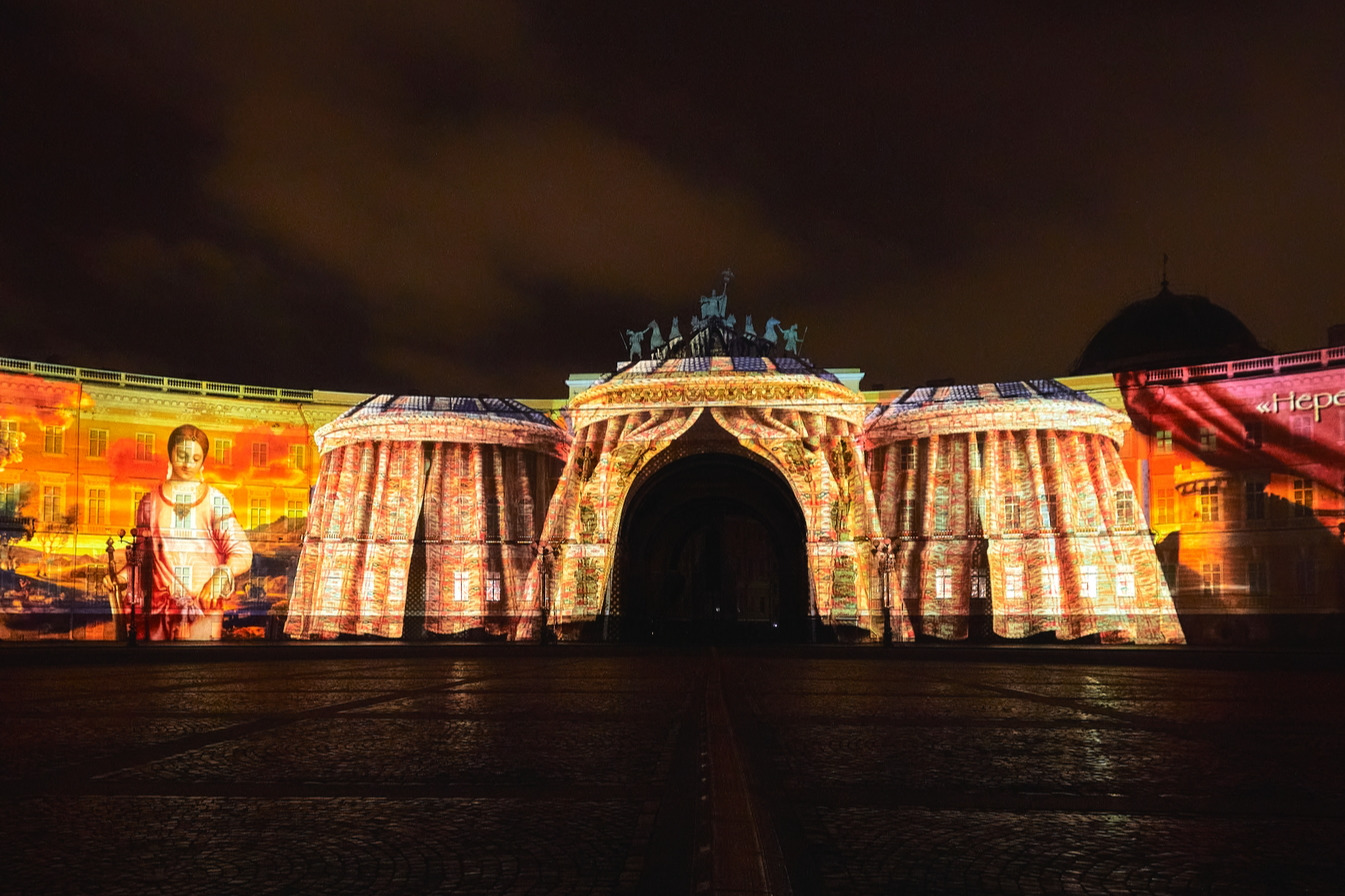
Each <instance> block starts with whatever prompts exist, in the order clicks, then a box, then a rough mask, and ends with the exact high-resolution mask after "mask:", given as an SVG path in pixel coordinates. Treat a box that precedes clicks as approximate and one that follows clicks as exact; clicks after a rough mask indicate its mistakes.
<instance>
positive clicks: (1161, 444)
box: [1154, 429, 1172, 454]
mask: <svg viewBox="0 0 1345 896" xmlns="http://www.w3.org/2000/svg"><path fill="white" fill-rule="evenodd" d="M1154 453H1156V454H1171V453H1172V430H1170V429H1160V430H1159V431H1158V432H1156V433H1154Z"/></svg>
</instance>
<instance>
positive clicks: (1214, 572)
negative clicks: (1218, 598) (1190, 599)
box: [1200, 563, 1224, 595]
mask: <svg viewBox="0 0 1345 896" xmlns="http://www.w3.org/2000/svg"><path fill="white" fill-rule="evenodd" d="M1223 587H1224V567H1223V564H1222V563H1202V564H1200V590H1201V591H1202V592H1203V593H1205V594H1207V595H1215V594H1218V593H1219V592H1220V591H1221V590H1223Z"/></svg>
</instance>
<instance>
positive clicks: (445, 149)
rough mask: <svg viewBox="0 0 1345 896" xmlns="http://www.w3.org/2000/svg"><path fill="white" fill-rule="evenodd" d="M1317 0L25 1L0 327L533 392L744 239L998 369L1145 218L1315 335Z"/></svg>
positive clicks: (356, 377)
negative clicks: (949, 1) (1150, 0)
mask: <svg viewBox="0 0 1345 896" xmlns="http://www.w3.org/2000/svg"><path fill="white" fill-rule="evenodd" d="M1338 19H1339V16H1338V15H1337V14H1336V11H1335V10H1334V9H1333V8H1332V7H1330V6H1328V5H1326V4H1322V5H1320V6H1319V7H1312V6H1296V7H1294V8H1293V9H1289V10H1273V11H1272V10H1266V11H1257V10H1240V11H1235V12H1229V11H1227V10H1223V9H1221V8H1217V7H1213V6H1211V7H1204V8H1202V7H1199V6H1189V5H1184V6H1183V7H1182V8H1180V9H1167V8H1159V9H1138V8H1131V7H1124V8H1110V7H1108V8H1094V7H1092V6H1084V7H1076V8H1072V9H1065V10H1057V11H1054V12H1051V13H1049V14H1048V13H1047V12H1044V11H1029V12H1023V11H1018V10H1014V9H1012V8H1010V7H1008V6H1005V5H1004V4H976V5H973V6H970V7H966V6H960V7H958V8H956V9H952V8H944V7H934V8H931V9H925V10H901V9H894V8H892V7H890V5H885V4H856V5H855V8H854V9H852V10H850V11H848V12H844V13H841V12H836V11H834V10H833V11H831V12H829V13H827V14H821V13H819V10H818V8H817V7H816V6H815V5H812V4H806V5H805V4H791V3H784V4H768V5H755V4H741V5H738V4H735V5H725V4H711V3H696V2H691V3H678V4H667V5H649V4H617V5H614V6H613V8H611V9H607V10H605V11H604V13H603V14H602V15H600V16H599V15H595V14H593V13H592V12H591V11H590V12H589V14H586V15H581V14H578V12H577V10H576V8H575V7H574V6H572V5H568V4H548V3H526V2H494V0H492V2H476V3H472V2H463V3H437V2H435V3H429V2H427V3H398V4H391V5H387V4H374V3H351V4H335V5H333V4H322V3H316V2H307V3H289V4H239V3H230V4H223V3H220V4H210V3H193V4H170V3H166V2H159V0H142V2H127V3H120V4H109V5H100V6H90V5H88V4H83V3H79V4H74V3H72V4H68V5H65V4H49V3H40V4H39V3H28V4H19V5H18V6H15V7H13V8H12V9H11V10H10V11H9V12H8V13H6V14H5V18H4V19H3V20H0V29H2V30H0V75H3V80H4V83H6V84H10V85H20V89H17V90H6V91H4V92H3V94H2V95H0V118H3V120H4V121H6V122H7V123H8V127H7V129H6V130H7V133H6V134H5V136H4V137H2V138H0V297H3V299H4V301H5V303H6V306H7V307H11V306H12V307H13V308H15V309H24V310H23V311H22V312H21V313H22V318H23V320H24V325H23V326H22V327H13V326H11V327H8V328H6V330H5V332H4V335H3V337H0V351H3V352H4V353H6V354H10V355H16V356H18V357H26V358H36V359H38V360H42V359H44V358H47V357H49V356H50V357H59V358H60V359H61V360H63V361H65V362H67V363H78V364H85V365H88V366H113V367H119V368H123V369H134V370H144V371H146V372H166V373H179V374H181V375H184V376H204V377H212V378H219V379H229V380H234V381H242V382H262V383H267V384H276V385H293V386H320V387H330V388H341V389H354V390H377V391H382V390H414V391H425V392H438V393H453V392H464V393H477V392H491V393H495V394H506V395H522V396H544V395H561V394H563V393H564V378H565V375H566V374H567V373H569V372H573V371H576V370H586V369H604V368H607V367H609V366H611V365H612V364H614V363H616V362H617V361H618V360H620V359H621V358H622V357H623V356H624V353H623V352H622V351H621V346H620V343H619V342H618V340H617V336H616V333H617V332H618V331H619V330H621V329H623V328H625V327H627V326H634V325H638V324H642V323H644V322H645V321H647V320H649V319H650V318H651V317H657V318H658V319H660V320H661V321H663V323H664V325H665V326H666V323H667V321H668V320H669V319H670V318H671V317H672V315H674V314H680V315H682V316H683V319H684V320H685V319H686V318H687V317H688V316H689V315H690V314H691V313H692V312H693V311H694V310H695V300H696V297H697V296H698V295H700V294H701V293H703V292H704V291H705V290H707V289H708V288H709V287H710V286H711V285H713V284H714V283H715V282H716V280H717V276H718V272H719V270H720V269H721V268H722V267H723V266H725V265H731V266H733V267H734V268H735V270H736V271H737V272H738V275H739V276H738V279H737V280H736V281H735V283H734V285H733V287H732V290H731V293H732V299H731V306H732V308H733V309H734V310H736V311H738V312H739V313H740V314H744V313H755V314H756V315H757V316H758V317H759V318H764V317H765V316H767V315H769V314H774V315H775V316H777V317H781V318H785V319H787V321H790V322H792V321H794V320H798V321H799V323H800V324H801V325H802V326H806V327H808V329H809V336H808V340H807V342H806V343H805V349H806V350H807V351H808V352H809V353H810V354H812V355H813V357H814V358H815V360H817V361H819V362H820V363H824V364H829V365H834V366H861V367H863V368H865V369H866V370H867V371H869V374H870V375H869V379H868V382H869V383H873V382H876V381H881V382H884V383H885V384H887V385H889V386H895V385H899V384H911V383H919V382H922V381H924V380H925V379H927V378H931V377H943V376H953V377H956V378H958V379H960V380H964V381H967V380H994V379H1003V378H1008V377H1016V376H1024V375H1051V374H1060V373H1063V372H1064V371H1065V370H1066V369H1067V368H1068V366H1069V363H1070V361H1071V360H1072V359H1073V358H1074V357H1075V355H1077V353H1078V352H1079V350H1080V349H1081V347H1082V345H1083V344H1084V342H1085V341H1086V340H1087V339H1088V337H1089V336H1090V335H1091V334H1092V332H1093V331H1094V330H1095V329H1096V328H1097V327H1099V326H1101V324H1102V323H1103V322H1105V320H1106V319H1107V318H1108V317H1109V316H1110V315H1111V314H1113V313H1115V311H1117V310H1118V309H1119V308H1120V307H1121V306H1122V305H1124V304H1125V303H1126V302H1127V301H1130V300H1133V299H1136V298H1141V297H1143V296H1145V295H1148V294H1152V292H1153V291H1155V290H1156V289H1157V286H1158V280H1159V278H1160V276H1161V274H1160V267H1159V259H1160V258H1161V255H1162V253H1164V252H1167V253H1170V255H1171V256H1172V262H1171V265H1170V268H1169V273H1170V277H1171V279H1172V280H1173V283H1174V286H1175V287H1176V288H1178V289H1180V290H1183V291H1201V292H1205V293H1206V294H1208V295H1210V296H1211V297H1212V298H1213V299H1214V300H1215V301H1217V302H1220V303H1221V304H1223V305H1225V306H1226V307H1228V308H1230V309H1231V310H1233V311H1234V312H1235V313H1237V314H1239V315H1240V316H1242V317H1243V318H1244V319H1245V320H1246V321H1247V322H1248V324H1249V325H1250V326H1251V327H1252V328H1253V330H1254V331H1256V332H1257V334H1258V335H1260V336H1261V337H1262V338H1263V340H1265V341H1267V342H1269V343H1271V344H1272V345H1274V346H1275V347H1276V348H1278V349H1281V350H1294V349H1298V348H1305V347H1310V346H1315V345H1319V344H1321V343H1322V341H1323V337H1324V331H1325V327H1326V326H1327V325H1328V324H1330V323H1334V322H1337V319H1338V318H1340V312H1339V305H1338V302H1337V301H1336V300H1335V299H1334V293H1335V291H1336V289H1337V284H1340V283H1342V282H1345V260H1343V259H1345V253H1341V252H1340V251H1339V244H1340V241H1341V237H1342V226H1341V221H1342V215H1341V211H1340V209H1341V208H1342V203H1341V199H1342V198H1343V197H1342V194H1343V193H1345V167H1342V166H1341V165H1340V161H1341V158H1342V150H1345V90H1343V89H1342V88H1345V65H1343V64H1342V62H1341V57H1340V54H1339V52H1338V47H1339V46H1340V45H1341V38H1342V37H1343V36H1345V35H1342V34H1341V31H1342V28H1341V25H1340V24H1339V23H1338V21H1337V20H1338ZM37 309H40V310H37ZM10 313H11V314H14V313H16V312H10ZM177 328H183V329H184V330H185V331H189V332H190V333H191V334H192V335H191V336H190V337H183V336H181V335H180V332H181V331H180V330H179V329H177Z"/></svg>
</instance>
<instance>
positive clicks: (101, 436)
mask: <svg viewBox="0 0 1345 896" xmlns="http://www.w3.org/2000/svg"><path fill="white" fill-rule="evenodd" d="M89 457H107V430H106V429H91V430H89Z"/></svg>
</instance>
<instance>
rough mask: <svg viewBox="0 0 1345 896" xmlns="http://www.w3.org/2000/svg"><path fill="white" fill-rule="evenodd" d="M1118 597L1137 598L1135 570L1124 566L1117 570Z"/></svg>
mask: <svg viewBox="0 0 1345 896" xmlns="http://www.w3.org/2000/svg"><path fill="white" fill-rule="evenodd" d="M1116 596H1117V597H1130V598H1133V597H1134V596H1135V570H1134V568H1133V567H1130V566H1122V567H1119V568H1117V570H1116Z"/></svg>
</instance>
